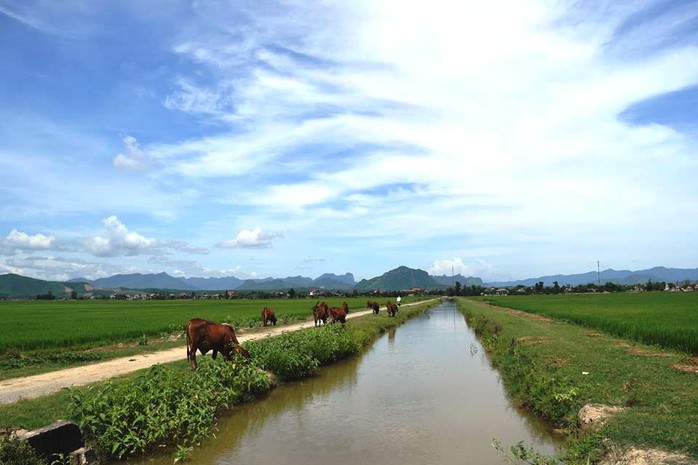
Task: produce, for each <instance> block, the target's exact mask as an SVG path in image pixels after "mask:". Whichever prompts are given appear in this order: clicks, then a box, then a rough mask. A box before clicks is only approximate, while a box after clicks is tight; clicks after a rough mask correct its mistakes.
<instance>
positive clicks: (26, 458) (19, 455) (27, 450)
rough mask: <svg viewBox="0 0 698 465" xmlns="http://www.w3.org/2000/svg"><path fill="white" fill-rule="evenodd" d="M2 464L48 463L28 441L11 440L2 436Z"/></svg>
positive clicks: (36, 464)
mask: <svg viewBox="0 0 698 465" xmlns="http://www.w3.org/2000/svg"><path fill="white" fill-rule="evenodd" d="M0 465H46V461H45V460H42V459H40V458H39V457H38V456H37V455H36V452H34V449H32V447H31V446H30V445H29V443H27V442H26V441H11V440H9V439H7V438H5V437H2V436H0Z"/></svg>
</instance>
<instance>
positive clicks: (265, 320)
mask: <svg viewBox="0 0 698 465" xmlns="http://www.w3.org/2000/svg"><path fill="white" fill-rule="evenodd" d="M269 323H271V324H273V325H274V326H276V315H274V309H273V308H270V307H264V310H262V324H263V325H264V326H266V325H267V324H269Z"/></svg>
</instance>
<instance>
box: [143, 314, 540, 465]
mask: <svg viewBox="0 0 698 465" xmlns="http://www.w3.org/2000/svg"><path fill="white" fill-rule="evenodd" d="M398 332H399V336H400V337H396V335H397V333H398ZM493 437H497V438H498V439H500V440H501V441H502V443H503V444H505V445H509V444H515V443H517V442H519V441H521V440H523V441H525V442H526V443H527V444H529V445H533V446H534V447H536V449H537V450H539V451H540V452H544V453H551V452H553V451H554V447H553V444H552V441H551V437H550V434H549V433H548V431H547V430H546V428H545V427H544V425H541V424H539V423H535V422H532V421H530V420H529V419H526V418H525V416H523V415H522V413H521V412H520V411H518V410H517V409H516V408H515V407H514V406H513V405H512V404H511V402H510V401H509V400H508V398H507V397H506V395H505V392H504V389H503V387H502V384H501V381H500V379H499V376H498V374H497V372H496V371H494V370H493V369H492V368H491V366H490V363H489V360H488V359H487V357H486V356H485V354H484V351H483V350H482V347H481V346H480V344H479V342H478V341H477V339H476V338H475V336H474V334H473V333H472V331H471V330H470V329H469V328H467V326H466V325H465V321H464V319H463V317H462V316H461V315H460V314H459V313H457V312H456V309H455V306H454V305H453V304H448V303H447V304H444V305H441V306H439V307H437V308H435V309H432V310H430V311H429V312H428V313H427V314H425V315H424V316H421V317H418V318H414V319H412V320H410V321H408V322H406V323H405V324H404V325H403V326H401V327H400V328H399V329H398V330H397V331H390V332H388V335H387V337H382V338H380V339H379V340H378V341H376V343H375V345H374V346H373V347H372V348H371V349H370V350H369V351H368V352H367V353H366V354H364V355H363V356H362V357H360V358H355V359H352V360H349V361H346V362H343V363H339V364H336V365H333V366H331V367H325V368H323V369H321V370H320V372H319V374H318V375H317V376H315V377H313V378H312V379H310V380H306V381H303V382H299V383H294V384H289V385H284V386H282V387H280V388H277V389H276V390H274V391H273V392H271V393H270V394H269V395H268V397H267V398H266V399H264V400H262V401H259V402H255V403H252V404H247V405H244V406H242V407H240V408H237V409H235V411H234V412H233V413H231V414H230V415H228V416H227V417H226V418H224V419H222V421H221V428H220V431H219V433H218V434H217V438H216V439H215V440H211V441H209V442H208V443H206V444H205V445H204V446H203V447H201V448H199V449H197V450H196V451H195V452H194V456H193V459H192V462H193V463H196V464H202V465H209V464H217V465H223V464H236V465H239V464H248V463H254V464H272V463H273V464H278V463H306V464H310V465H312V464H318V465H319V464H322V465H328V464H331V465H343V464H355V463H356V462H358V461H361V462H364V461H365V462H368V463H384V464H401V465H404V464H423V463H438V464H446V465H447V464H459V465H462V464H502V463H506V462H505V461H504V459H503V457H502V456H501V454H500V453H499V452H497V451H495V450H493V449H492V447H491V446H490V442H491V440H492V438H493ZM171 460H172V459H171V456H170V457H167V460H164V459H163V461H162V464H165V463H171ZM148 463H160V462H156V461H149V462H148Z"/></svg>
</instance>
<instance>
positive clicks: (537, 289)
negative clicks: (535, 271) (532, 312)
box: [534, 281, 543, 294]
mask: <svg viewBox="0 0 698 465" xmlns="http://www.w3.org/2000/svg"><path fill="white" fill-rule="evenodd" d="M534 289H535V293H536V294H542V293H543V281H538V282H537V283H536V285H535V286H534Z"/></svg>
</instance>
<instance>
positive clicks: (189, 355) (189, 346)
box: [184, 323, 191, 361]
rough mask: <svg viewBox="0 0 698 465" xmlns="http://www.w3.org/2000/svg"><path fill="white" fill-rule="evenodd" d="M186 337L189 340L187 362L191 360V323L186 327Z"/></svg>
mask: <svg viewBox="0 0 698 465" xmlns="http://www.w3.org/2000/svg"><path fill="white" fill-rule="evenodd" d="M184 335H185V336H186V338H187V360H188V361H190V360H191V338H190V337H189V323H187V325H186V326H185V327H184Z"/></svg>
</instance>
